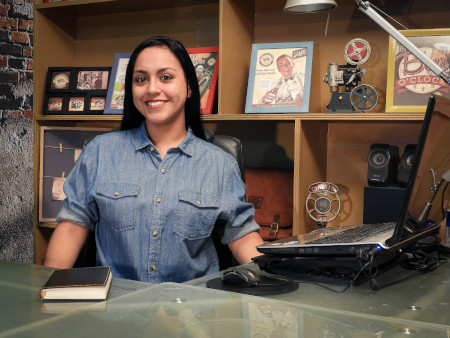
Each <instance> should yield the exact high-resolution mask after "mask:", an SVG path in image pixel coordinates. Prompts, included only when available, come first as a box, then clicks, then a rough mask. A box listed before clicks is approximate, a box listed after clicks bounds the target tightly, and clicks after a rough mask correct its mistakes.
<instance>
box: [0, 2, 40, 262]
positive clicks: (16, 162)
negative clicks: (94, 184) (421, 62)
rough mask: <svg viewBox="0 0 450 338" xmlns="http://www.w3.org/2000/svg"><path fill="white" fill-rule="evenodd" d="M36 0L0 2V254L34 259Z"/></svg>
mask: <svg viewBox="0 0 450 338" xmlns="http://www.w3.org/2000/svg"><path fill="white" fill-rule="evenodd" d="M32 109H33V1H32V0H2V1H1V3H0V146H1V148H0V149H1V150H0V208H1V209H0V210H1V216H2V217H0V258H3V259H10V260H14V261H22V262H32V261H33V121H32V115H33V111H32Z"/></svg>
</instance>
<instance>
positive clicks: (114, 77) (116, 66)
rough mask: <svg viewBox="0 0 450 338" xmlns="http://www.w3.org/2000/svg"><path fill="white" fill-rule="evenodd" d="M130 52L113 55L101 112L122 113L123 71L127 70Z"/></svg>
mask: <svg viewBox="0 0 450 338" xmlns="http://www.w3.org/2000/svg"><path fill="white" fill-rule="evenodd" d="M130 56H131V54H130V53H120V54H115V55H114V63H113V67H112V72H111V78H110V80H109V86H108V94H107V96H106V104H105V110H104V111H103V114H123V101H124V96H125V73H126V71H127V66H128V62H129V60H130Z"/></svg>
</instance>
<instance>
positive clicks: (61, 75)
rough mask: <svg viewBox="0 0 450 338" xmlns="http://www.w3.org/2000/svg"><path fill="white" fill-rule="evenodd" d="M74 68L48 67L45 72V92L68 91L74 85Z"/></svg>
mask: <svg viewBox="0 0 450 338" xmlns="http://www.w3.org/2000/svg"><path fill="white" fill-rule="evenodd" d="M75 76H76V74H75V68H73V67H49V68H48V73H47V83H46V92H48V93H52V92H70V91H72V90H73V88H74V86H75V81H76V80H75Z"/></svg>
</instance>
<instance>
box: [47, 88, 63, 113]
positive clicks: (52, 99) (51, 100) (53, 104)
mask: <svg viewBox="0 0 450 338" xmlns="http://www.w3.org/2000/svg"><path fill="white" fill-rule="evenodd" d="M66 105H67V95H66V94H64V93H61V94H60V93H47V94H46V95H45V101H44V115H60V114H64V112H65V107H66Z"/></svg>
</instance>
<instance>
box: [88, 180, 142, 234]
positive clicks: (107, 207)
mask: <svg viewBox="0 0 450 338" xmlns="http://www.w3.org/2000/svg"><path fill="white" fill-rule="evenodd" d="M138 194H139V186H138V185H133V184H123V183H104V184H100V185H99V186H98V188H97V205H98V207H99V214H100V220H101V221H104V222H106V223H107V224H108V225H109V226H110V227H112V228H113V229H114V230H116V231H124V230H131V229H134V227H135V222H136V220H135V213H136V207H137V201H136V200H137V196H138Z"/></svg>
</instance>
